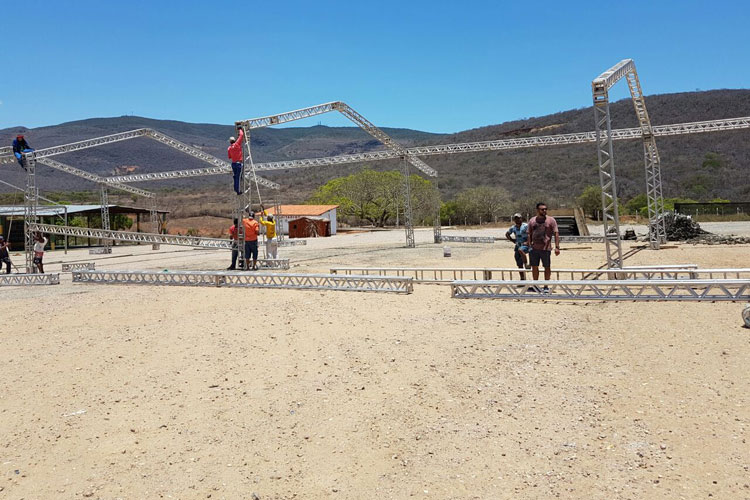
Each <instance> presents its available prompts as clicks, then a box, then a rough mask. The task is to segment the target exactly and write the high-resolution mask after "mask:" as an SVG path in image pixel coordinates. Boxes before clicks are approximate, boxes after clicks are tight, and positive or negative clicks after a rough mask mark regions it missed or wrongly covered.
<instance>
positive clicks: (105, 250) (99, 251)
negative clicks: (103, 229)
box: [89, 245, 157, 255]
mask: <svg viewBox="0 0 750 500" xmlns="http://www.w3.org/2000/svg"><path fill="white" fill-rule="evenodd" d="M154 246H155V247H156V246H157V245H154ZM109 253H112V247H98V248H89V255H105V254H109Z"/></svg>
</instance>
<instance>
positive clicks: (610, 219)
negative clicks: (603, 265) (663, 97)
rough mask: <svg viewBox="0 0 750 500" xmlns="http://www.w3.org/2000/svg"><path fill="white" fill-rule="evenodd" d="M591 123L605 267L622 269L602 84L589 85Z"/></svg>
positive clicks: (609, 124)
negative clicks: (599, 193) (592, 122)
mask: <svg viewBox="0 0 750 500" xmlns="http://www.w3.org/2000/svg"><path fill="white" fill-rule="evenodd" d="M592 88H593V95H594V121H595V122H596V146H597V147H596V152H597V156H598V159H599V183H600V185H601V188H602V219H603V221H604V243H605V248H606V251H607V267H608V268H620V267H622V240H621V239H620V213H619V211H618V207H617V183H616V180H615V162H614V158H613V153H612V122H611V119H610V114H609V95H608V89H607V86H606V85H605V84H599V83H598V82H594V83H593V84H592Z"/></svg>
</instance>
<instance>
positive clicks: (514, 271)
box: [330, 265, 750, 284]
mask: <svg viewBox="0 0 750 500" xmlns="http://www.w3.org/2000/svg"><path fill="white" fill-rule="evenodd" d="M330 272H331V274H340V275H344V276H349V275H358V276H394V277H409V278H412V279H413V280H414V282H415V283H436V284H450V283H452V282H454V281H469V280H474V281H490V280H493V279H494V280H501V281H505V280H509V281H513V280H518V279H520V278H521V276H522V275H527V277H530V276H531V271H530V270H529V269H518V268H515V267H509V268H491V267H459V268H439V267H334V268H331V270H330ZM552 278H553V279H555V280H565V279H568V280H696V279H699V280H719V279H746V280H747V279H750V269H745V268H739V269H697V266H689V265H686V266H682V267H676V266H675V267H669V266H663V267H645V268H624V269H553V270H552Z"/></svg>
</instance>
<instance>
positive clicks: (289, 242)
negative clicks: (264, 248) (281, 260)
mask: <svg viewBox="0 0 750 500" xmlns="http://www.w3.org/2000/svg"><path fill="white" fill-rule="evenodd" d="M277 244H278V245H279V246H280V247H296V246H301V245H307V240H299V239H291V238H288V239H285V240H279V241H278V242H277Z"/></svg>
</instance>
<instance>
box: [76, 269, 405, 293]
mask: <svg viewBox="0 0 750 500" xmlns="http://www.w3.org/2000/svg"><path fill="white" fill-rule="evenodd" d="M73 282H74V283H99V284H136V285H162V286H204V287H205V286H207V287H242V288H290V289H301V290H339V291H355V292H384V293H388V292H390V293H406V294H408V293H412V291H413V285H412V280H411V279H410V278H391V277H373V276H336V275H328V274H286V273H278V274H277V273H257V272H256V273H254V272H249V273H230V272H222V271H216V272H212V271H173V272H167V273H160V272H153V271H75V272H73Z"/></svg>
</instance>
